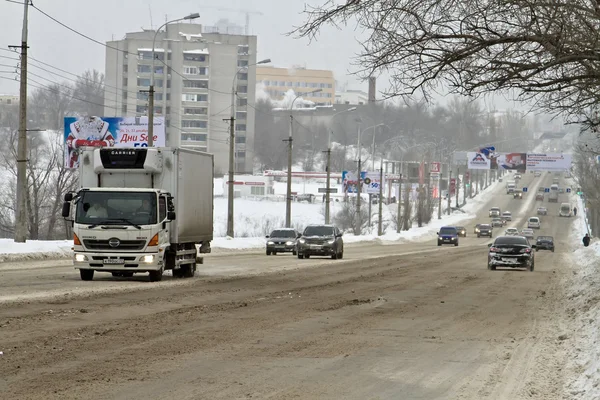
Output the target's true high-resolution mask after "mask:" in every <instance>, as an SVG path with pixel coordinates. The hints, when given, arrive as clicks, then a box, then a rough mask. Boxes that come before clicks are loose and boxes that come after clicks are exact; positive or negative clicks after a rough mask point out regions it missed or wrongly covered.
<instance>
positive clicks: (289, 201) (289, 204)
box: [284, 105, 294, 228]
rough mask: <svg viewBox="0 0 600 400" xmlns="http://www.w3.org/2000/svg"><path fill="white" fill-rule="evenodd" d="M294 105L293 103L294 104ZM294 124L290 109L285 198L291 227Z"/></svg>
mask: <svg viewBox="0 0 600 400" xmlns="http://www.w3.org/2000/svg"><path fill="white" fill-rule="evenodd" d="M292 106H293V105H292ZM293 126H294V116H293V115H292V112H291V111H290V132H289V136H288V138H287V139H284V142H288V165H287V167H288V170H287V190H286V193H287V196H286V200H285V227H286V228H290V227H291V226H292V140H293V139H292V133H293V131H292V129H293Z"/></svg>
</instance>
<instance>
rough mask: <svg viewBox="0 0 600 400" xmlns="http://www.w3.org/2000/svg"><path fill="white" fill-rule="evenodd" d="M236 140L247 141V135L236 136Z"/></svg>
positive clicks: (238, 141)
mask: <svg viewBox="0 0 600 400" xmlns="http://www.w3.org/2000/svg"><path fill="white" fill-rule="evenodd" d="M235 142H236V143H246V136H236V137H235Z"/></svg>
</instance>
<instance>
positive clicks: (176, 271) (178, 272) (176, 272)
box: [173, 268, 183, 278]
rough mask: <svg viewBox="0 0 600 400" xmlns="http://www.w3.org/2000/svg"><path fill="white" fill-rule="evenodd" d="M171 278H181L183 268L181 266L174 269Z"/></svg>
mask: <svg viewBox="0 0 600 400" xmlns="http://www.w3.org/2000/svg"><path fill="white" fill-rule="evenodd" d="M173 278H183V270H182V269H181V268H177V269H174V270H173Z"/></svg>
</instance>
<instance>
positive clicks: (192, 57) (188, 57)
mask: <svg viewBox="0 0 600 400" xmlns="http://www.w3.org/2000/svg"><path fill="white" fill-rule="evenodd" d="M183 59H184V60H185V61H199V62H205V61H206V54H195V53H185V52H184V53H183Z"/></svg>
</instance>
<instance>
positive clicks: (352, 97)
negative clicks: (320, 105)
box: [335, 89, 369, 106]
mask: <svg viewBox="0 0 600 400" xmlns="http://www.w3.org/2000/svg"><path fill="white" fill-rule="evenodd" d="M368 102H369V94H368V93H366V92H363V91H362V90H351V89H348V90H346V91H343V92H335V104H349V105H353V106H358V105H363V104H367V103H368Z"/></svg>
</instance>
